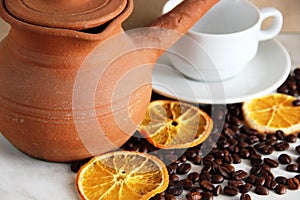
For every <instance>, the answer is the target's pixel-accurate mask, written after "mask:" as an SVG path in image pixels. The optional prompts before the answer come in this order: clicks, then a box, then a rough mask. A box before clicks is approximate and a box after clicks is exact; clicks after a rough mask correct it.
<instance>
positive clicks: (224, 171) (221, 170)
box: [217, 167, 230, 179]
mask: <svg viewBox="0 0 300 200" xmlns="http://www.w3.org/2000/svg"><path fill="white" fill-rule="evenodd" d="M217 173H218V174H220V175H221V176H223V177H224V178H226V179H229V178H230V172H229V171H228V169H226V168H225V167H219V168H218V169H217Z"/></svg>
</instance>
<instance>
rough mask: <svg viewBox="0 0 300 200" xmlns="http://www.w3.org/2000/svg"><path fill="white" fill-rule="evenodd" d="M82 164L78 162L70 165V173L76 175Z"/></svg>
mask: <svg viewBox="0 0 300 200" xmlns="http://www.w3.org/2000/svg"><path fill="white" fill-rule="evenodd" d="M81 166H82V163H81V162H80V161H75V162H73V163H72V164H71V171H72V172H74V173H77V172H78V171H79V169H80V168H81Z"/></svg>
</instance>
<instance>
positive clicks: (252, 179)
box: [245, 174, 257, 185]
mask: <svg viewBox="0 0 300 200" xmlns="http://www.w3.org/2000/svg"><path fill="white" fill-rule="evenodd" d="M256 178H257V176H256V175H254V174H250V175H249V176H248V177H247V178H246V180H245V181H246V183H250V184H252V185H253V184H254V183H255V181H256Z"/></svg>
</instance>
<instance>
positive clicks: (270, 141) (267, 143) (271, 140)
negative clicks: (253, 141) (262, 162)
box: [266, 135, 278, 145]
mask: <svg viewBox="0 0 300 200" xmlns="http://www.w3.org/2000/svg"><path fill="white" fill-rule="evenodd" d="M273 136H274V138H272V139H268V140H267V141H266V145H274V144H276V143H277V142H278V141H277V138H276V136H275V135H273Z"/></svg>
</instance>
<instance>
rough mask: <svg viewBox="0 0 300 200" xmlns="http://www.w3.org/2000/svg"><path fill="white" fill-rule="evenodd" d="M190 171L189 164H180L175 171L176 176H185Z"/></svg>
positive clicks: (190, 166)
mask: <svg viewBox="0 0 300 200" xmlns="http://www.w3.org/2000/svg"><path fill="white" fill-rule="evenodd" d="M191 169H192V165H191V164H190V163H182V164H181V165H179V166H178V167H177V169H176V173H177V174H180V175H181V174H187V173H188V172H189V171H190V170H191Z"/></svg>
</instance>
